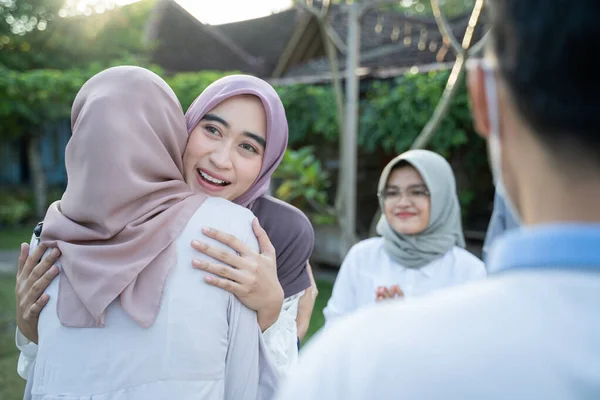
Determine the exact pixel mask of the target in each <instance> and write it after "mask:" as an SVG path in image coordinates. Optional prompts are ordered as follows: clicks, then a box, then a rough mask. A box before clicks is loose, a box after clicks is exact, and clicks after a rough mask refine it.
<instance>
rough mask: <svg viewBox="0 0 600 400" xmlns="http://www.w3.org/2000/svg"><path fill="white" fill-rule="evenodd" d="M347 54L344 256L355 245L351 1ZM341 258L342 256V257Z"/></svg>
mask: <svg viewBox="0 0 600 400" xmlns="http://www.w3.org/2000/svg"><path fill="white" fill-rule="evenodd" d="M347 46H348V53H347V56H346V110H345V111H346V121H345V124H344V128H345V137H344V153H343V154H342V165H341V168H342V169H343V170H344V174H343V175H344V181H345V182H344V187H343V189H344V217H345V220H346V221H345V224H344V228H345V229H344V232H342V234H343V246H342V249H340V250H341V251H342V252H343V254H341V255H342V256H345V255H346V253H347V252H348V250H350V247H352V246H353V245H354V244H355V243H356V170H357V160H356V158H357V156H356V155H357V148H356V137H357V131H358V111H359V110H358V95H359V88H358V76H357V75H356V72H357V69H358V66H359V57H360V55H359V54H360V53H359V51H360V50H359V49H360V6H359V3H358V1H356V0H354V1H352V2H351V3H349V4H348V39H347ZM342 258H343V257H342Z"/></svg>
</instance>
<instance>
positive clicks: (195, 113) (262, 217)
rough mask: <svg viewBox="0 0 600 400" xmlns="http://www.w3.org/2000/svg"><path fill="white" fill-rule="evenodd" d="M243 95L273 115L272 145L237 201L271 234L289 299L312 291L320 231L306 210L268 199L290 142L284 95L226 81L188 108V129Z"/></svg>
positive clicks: (246, 80) (257, 82)
mask: <svg viewBox="0 0 600 400" xmlns="http://www.w3.org/2000/svg"><path fill="white" fill-rule="evenodd" d="M238 95H254V96H256V97H258V98H259V99H260V100H261V101H262V104H263V107H264V109H265V114H266V116H267V137H266V140H267V145H266V148H265V154H264V158H263V165H262V168H261V170H260V172H259V174H258V177H257V178H256V181H254V183H253V184H252V186H251V187H250V189H248V191H246V193H244V194H243V195H241V196H240V197H238V198H237V199H235V200H234V202H235V203H237V204H239V205H242V206H244V207H248V208H250V209H251V210H252V211H253V212H254V214H255V215H256V217H257V218H258V220H259V222H260V224H261V226H262V227H263V229H264V230H265V231H266V232H267V235H268V236H269V239H270V240H271V243H272V244H273V247H275V250H276V253H277V276H278V278H279V282H280V283H281V286H282V287H283V291H284V295H285V297H289V296H292V295H294V294H296V293H299V292H301V291H302V290H305V289H307V288H308V287H310V278H309V276H308V272H307V271H306V263H307V262H308V258H309V257H310V255H311V253H312V250H313V245H314V230H313V228H312V225H311V224H310V221H309V220H308V218H306V216H305V215H304V213H302V211H300V210H298V209H297V208H295V207H293V206H291V205H289V204H287V203H285V202H282V201H279V200H276V199H273V198H272V197H269V196H265V195H264V194H265V193H266V192H267V189H268V188H269V182H270V180H271V175H273V172H275V170H276V169H277V167H278V166H279V163H281V160H282V158H283V155H284V153H285V149H286V147H287V142H288V124H287V119H286V116H285V109H284V108H283V103H282V102H281V99H280V98H279V95H278V94H277V92H275V89H273V87H272V86H271V85H269V84H268V83H267V82H265V81H263V80H262V79H259V78H255V77H253V76H249V75H231V76H227V77H225V78H221V79H219V80H217V81H215V82H213V83H212V84H211V85H210V86H208V87H207V88H206V89H205V90H204V91H203V92H202V94H200V96H198V98H196V100H195V101H194V102H193V103H192V105H191V106H190V107H189V108H188V111H187V113H186V115H185V120H186V123H187V130H188V133H190V134H191V133H192V131H193V130H194V128H196V126H197V125H198V123H199V122H200V120H201V119H202V118H203V117H204V116H205V115H206V114H207V113H208V112H209V111H210V110H212V109H213V108H215V107H216V106H218V105H219V104H220V103H222V102H223V101H225V100H227V99H228V98H230V97H233V96H238Z"/></svg>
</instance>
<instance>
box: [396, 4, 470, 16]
mask: <svg viewBox="0 0 600 400" xmlns="http://www.w3.org/2000/svg"><path fill="white" fill-rule="evenodd" d="M439 2H440V8H441V10H442V12H443V13H444V15H446V16H447V17H450V18H452V17H456V16H459V15H463V14H465V13H467V12H469V11H471V10H472V9H473V5H474V4H475V0H439ZM398 3H399V4H398V5H397V6H395V8H396V9H397V10H398V11H402V12H404V13H405V14H406V15H409V16H422V17H430V16H432V15H433V11H432V9H431V1H430V0H401V1H399V2H398Z"/></svg>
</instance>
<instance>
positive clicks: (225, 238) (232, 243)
mask: <svg viewBox="0 0 600 400" xmlns="http://www.w3.org/2000/svg"><path fill="white" fill-rule="evenodd" d="M202 233H204V234H205V235H206V236H208V237H209V238H213V239H215V240H216V241H218V242H221V243H223V244H224V245H227V246H228V247H231V248H232V249H233V250H235V251H236V252H238V254H241V255H242V256H243V255H246V254H248V253H250V252H251V250H250V248H248V246H246V245H245V244H244V243H242V241H240V240H239V239H238V238H236V237H235V236H233V235H230V234H228V233H224V232H221V231H219V230H217V229H213V228H202Z"/></svg>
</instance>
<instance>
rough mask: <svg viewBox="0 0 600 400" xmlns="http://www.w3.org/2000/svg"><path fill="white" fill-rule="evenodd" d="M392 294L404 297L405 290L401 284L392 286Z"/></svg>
mask: <svg viewBox="0 0 600 400" xmlns="http://www.w3.org/2000/svg"><path fill="white" fill-rule="evenodd" d="M392 295H393V297H396V296H398V297H404V292H403V291H402V289H400V285H394V286H392Z"/></svg>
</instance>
